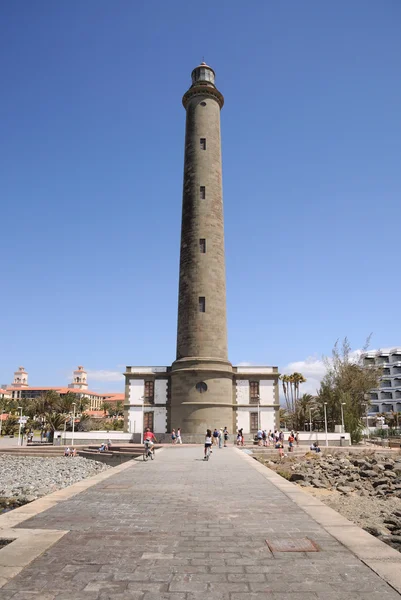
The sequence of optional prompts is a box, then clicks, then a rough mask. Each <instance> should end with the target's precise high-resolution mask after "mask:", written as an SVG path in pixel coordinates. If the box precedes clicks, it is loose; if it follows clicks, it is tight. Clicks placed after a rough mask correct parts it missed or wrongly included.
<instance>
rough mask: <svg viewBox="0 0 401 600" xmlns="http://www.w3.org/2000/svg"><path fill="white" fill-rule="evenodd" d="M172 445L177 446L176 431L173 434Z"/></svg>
mask: <svg viewBox="0 0 401 600" xmlns="http://www.w3.org/2000/svg"><path fill="white" fill-rule="evenodd" d="M171 443H172V444H176V443H177V436H176V434H175V429H173V431H172V432H171Z"/></svg>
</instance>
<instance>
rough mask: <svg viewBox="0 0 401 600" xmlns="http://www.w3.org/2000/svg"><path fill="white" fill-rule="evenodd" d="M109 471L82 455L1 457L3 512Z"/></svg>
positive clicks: (3, 455)
mask: <svg viewBox="0 0 401 600" xmlns="http://www.w3.org/2000/svg"><path fill="white" fill-rule="evenodd" d="M109 468H110V467H108V466H107V465H105V464H103V463H100V462H96V461H93V460H87V459H86V458H81V457H80V456H76V457H74V458H69V457H55V458H41V457H25V456H11V455H7V454H0V513H1V512H4V511H7V510H10V509H11V508H16V507H17V506H22V505H23V504H26V503H28V502H32V501H33V500H37V499H38V498H41V497H42V496H46V494H51V493H52V492H55V491H56V490H60V489H62V488H65V487H68V486H69V485H72V484H73V483H76V482H77V481H81V480H82V479H86V478H87V477H91V476H92V475H96V474H97V473H100V472H101V471H105V470H106V469H109Z"/></svg>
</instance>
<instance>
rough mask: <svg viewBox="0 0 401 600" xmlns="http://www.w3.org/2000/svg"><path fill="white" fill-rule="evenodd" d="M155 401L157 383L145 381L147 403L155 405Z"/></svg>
mask: <svg viewBox="0 0 401 600" xmlns="http://www.w3.org/2000/svg"><path fill="white" fill-rule="evenodd" d="M154 399H155V383H154V381H145V402H148V403H149V404H153V402H154Z"/></svg>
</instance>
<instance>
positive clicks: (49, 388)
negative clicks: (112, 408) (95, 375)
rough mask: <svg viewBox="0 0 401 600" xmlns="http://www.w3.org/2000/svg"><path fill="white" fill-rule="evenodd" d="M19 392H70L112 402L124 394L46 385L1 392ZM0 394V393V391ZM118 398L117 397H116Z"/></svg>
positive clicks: (13, 388) (7, 389)
mask: <svg viewBox="0 0 401 600" xmlns="http://www.w3.org/2000/svg"><path fill="white" fill-rule="evenodd" d="M20 390H26V391H33V392H40V391H43V392H47V391H54V392H58V393H59V394H68V393H69V392H71V393H72V394H82V395H84V396H85V395H88V396H96V397H97V398H99V399H103V398H105V399H107V400H108V399H109V398H110V399H112V401H116V402H117V400H123V399H124V394H116V393H115V392H92V391H91V390H84V389H78V388H69V387H65V386H62V385H60V386H51V385H46V386H43V385H42V386H41V385H39V386H33V385H27V386H24V387H22V388H15V387H11V386H10V387H7V388H6V389H5V390H3V393H6V392H15V391H20ZM0 393H2V392H1V391H0ZM117 396H118V397H117Z"/></svg>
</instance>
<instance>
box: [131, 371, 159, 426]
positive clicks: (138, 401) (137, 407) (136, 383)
mask: <svg viewBox="0 0 401 600" xmlns="http://www.w3.org/2000/svg"><path fill="white" fill-rule="evenodd" d="M152 368H155V367H148V368H146V370H143V371H141V372H143V373H151V372H152V371H150V369H152ZM156 368H159V369H160V367H156ZM143 369H145V368H143ZM153 372H154V371H153ZM157 372H161V373H163V372H164V371H157ZM167 391H168V379H156V380H155V382H154V399H153V402H154V404H145V401H144V398H145V380H144V379H131V380H130V382H129V392H128V404H129V406H127V403H126V410H127V411H128V432H129V433H142V432H143V430H144V424H145V414H146V413H152V415H153V431H154V432H156V433H167V408H166V404H167ZM160 405H162V406H160ZM163 405H164V406H163Z"/></svg>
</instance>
